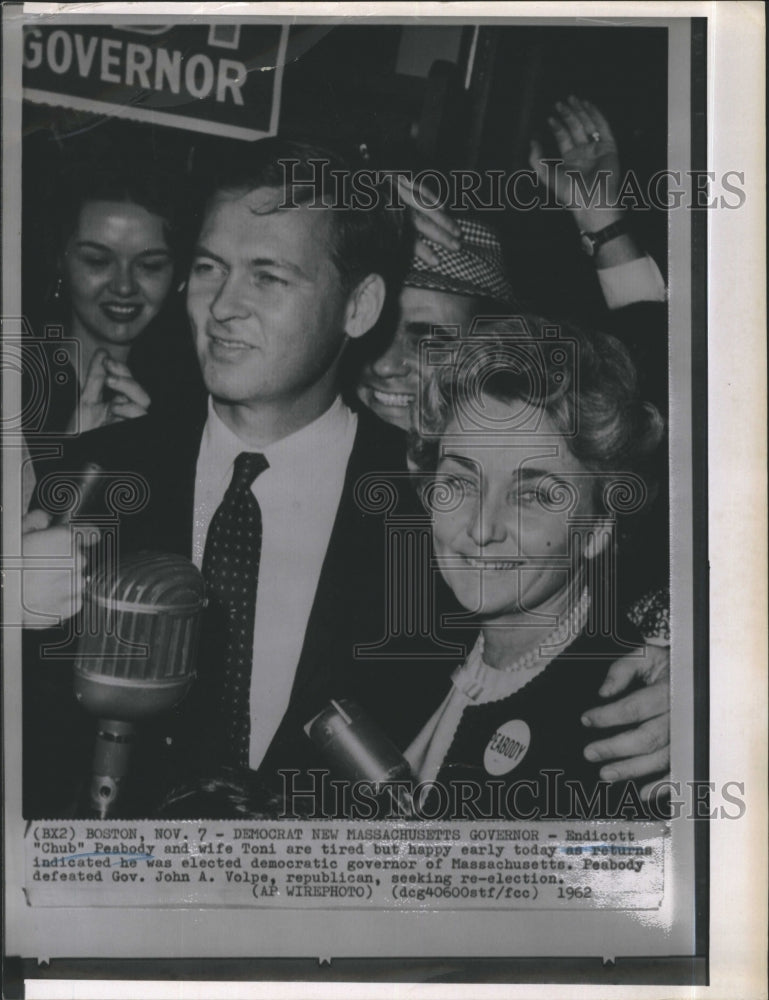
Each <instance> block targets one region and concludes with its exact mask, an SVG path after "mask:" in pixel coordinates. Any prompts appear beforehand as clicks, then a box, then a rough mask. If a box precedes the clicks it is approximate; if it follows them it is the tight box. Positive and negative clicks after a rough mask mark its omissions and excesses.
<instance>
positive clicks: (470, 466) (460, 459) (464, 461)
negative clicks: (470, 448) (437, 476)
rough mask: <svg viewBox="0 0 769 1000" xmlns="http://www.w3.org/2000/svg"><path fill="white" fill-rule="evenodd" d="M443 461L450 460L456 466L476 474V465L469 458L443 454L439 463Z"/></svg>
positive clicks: (451, 453) (448, 453)
mask: <svg viewBox="0 0 769 1000" xmlns="http://www.w3.org/2000/svg"><path fill="white" fill-rule="evenodd" d="M445 459H450V460H451V461H452V462H456V463H457V464H458V465H462V466H464V467H465V468H466V469H471V470H472V471H473V472H476V473H477V472H478V463H477V462H474V461H473V460H472V459H471V458H465V456H464V455H455V454H454V453H453V452H445V453H444V454H443V455H441V461H444V460H445Z"/></svg>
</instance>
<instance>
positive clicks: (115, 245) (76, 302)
mask: <svg viewBox="0 0 769 1000" xmlns="http://www.w3.org/2000/svg"><path fill="white" fill-rule="evenodd" d="M178 186H179V185H178V181H175V182H174V183H172V182H171V180H170V179H163V178H161V177H158V176H156V175H153V174H150V173H149V172H147V171H142V170H140V169H136V167H135V166H134V165H132V166H131V168H130V170H129V169H123V168H120V167H107V168H98V169H97V168H92V167H90V166H88V167H81V168H80V169H78V171H77V172H76V173H75V172H72V173H71V174H69V175H67V176H65V178H64V180H63V182H62V183H61V184H60V185H59V190H58V191H57V195H56V198H55V207H54V209H53V211H52V212H51V213H50V216H49V220H48V223H49V226H50V238H51V242H52V244H53V248H52V253H51V257H52V258H53V266H54V269H55V277H54V279H53V282H52V287H51V292H50V294H49V295H48V297H47V302H46V305H45V306H44V307H43V309H42V310H41V309H39V308H34V307H33V308H31V309H29V310H28V312H29V313H30V314H31V315H33V316H34V317H35V319H36V329H35V334H36V336H35V337H34V338H30V341H29V349H28V352H27V354H26V361H27V363H26V365H25V366H24V373H23V374H24V378H23V388H24V412H25V415H26V424H27V428H26V429H27V437H28V443H29V445H30V449H31V451H32V454H33V458H38V459H39V458H40V454H41V453H40V452H39V451H38V449H37V448H36V444H37V443H38V442H39V441H40V439H41V438H45V439H46V443H49V442H51V441H52V440H53V441H55V440H56V438H57V437H58V436H67V437H70V436H72V435H75V434H80V433H84V432H85V431H89V430H92V429H93V428H95V427H101V426H103V425H104V424H108V423H112V422H114V421H117V420H127V419H131V418H133V417H138V416H142V415H143V414H144V413H146V412H147V410H148V408H149V406H150V404H151V402H153V401H156V397H157V396H164V395H165V394H166V393H167V392H168V391H169V390H170V389H171V388H172V389H173V393H174V394H176V393H177V392H178V390H179V386H186V385H188V384H189V382H190V380H191V379H192V380H194V378H195V368H194V359H193V358H192V355H191V351H190V350H189V347H188V345H187V340H188V338H187V337H186V336H184V327H183V323H180V322H179V317H181V315H182V314H181V313H179V316H176V315H175V314H174V309H173V305H174V302H173V301H172V300H173V299H174V298H175V296H173V294H172V292H173V290H174V285H175V283H176V282H175V279H176V275H177V266H178V263H179V261H180V257H181V250H180V238H179V232H178V226H177V223H176V219H175V214H176V213H175V212H174V208H173V206H174V203H175V200H176V199H175V197H174V196H173V191H174V187H176V188H178ZM25 284H26V282H25ZM31 286H32V280H31V278H30V279H29V283H28V285H27V289H28V288H30V287H31ZM25 290H26V289H25ZM28 296H29V291H28V290H27V297H28ZM41 335H43V336H41ZM185 348H186V350H185ZM36 451H38V454H37V455H36ZM36 464H40V463H39V461H38V463H36ZM37 471H38V473H39V472H40V471H41V469H40V468H38V469H37Z"/></svg>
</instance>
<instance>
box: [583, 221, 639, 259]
mask: <svg viewBox="0 0 769 1000" xmlns="http://www.w3.org/2000/svg"><path fill="white" fill-rule="evenodd" d="M627 231H628V229H627V223H626V222H625V220H624V219H618V220H617V221H616V222H612V224H611V225H610V226H606V227H605V228H604V229H599V230H598V232H597V233H585V232H583V231H582V230H580V234H579V239H580V242H581V244H582V249H583V250H584V251H585V253H586V254H587V255H588V257H595V255H596V254H597V253H598V248H599V247H602V246H603V245H604V243H608V242H609V240H614V239H616V238H617V237H618V236H624V235H625V233H626V232H627Z"/></svg>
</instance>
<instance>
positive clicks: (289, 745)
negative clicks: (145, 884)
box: [23, 97, 669, 818]
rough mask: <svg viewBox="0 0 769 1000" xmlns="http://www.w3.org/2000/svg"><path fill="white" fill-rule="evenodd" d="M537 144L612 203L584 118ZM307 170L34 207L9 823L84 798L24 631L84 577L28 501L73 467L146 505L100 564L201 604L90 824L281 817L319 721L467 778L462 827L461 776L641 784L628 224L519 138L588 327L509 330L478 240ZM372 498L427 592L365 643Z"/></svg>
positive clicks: (482, 798) (278, 166)
mask: <svg viewBox="0 0 769 1000" xmlns="http://www.w3.org/2000/svg"><path fill="white" fill-rule="evenodd" d="M549 126H550V129H551V131H552V134H553V137H554V140H555V142H556V143H557V145H558V148H559V151H560V154H561V157H562V160H563V169H564V170H572V171H576V172H577V173H578V174H579V175H580V176H581V178H582V180H583V182H584V185H585V187H586V189H589V188H590V186H591V184H592V182H593V180H594V179H595V177H596V176H597V174H598V172H600V171H605V172H608V176H609V178H610V183H616V184H618V183H619V172H620V164H619V158H618V153H617V149H616V144H615V143H614V140H613V137H612V132H611V129H610V126H609V123H608V122H607V121H606V120H605V119H604V117H603V116H602V115H601V113H600V111H599V110H598V109H597V108H596V107H595V106H594V105H592V104H590V103H589V102H587V101H580V100H578V99H577V98H573V97H571V98H568V99H567V100H565V101H564V102H560V103H559V104H558V105H557V106H556V108H554V109H553V113H552V117H551V118H550V119H549ZM319 159H324V160H327V161H328V162H329V164H330V165H331V167H332V168H333V170H336V171H337V172H339V171H341V172H344V171H350V170H352V169H354V166H353V165H351V163H350V162H349V161H348V160H346V159H345V158H344V157H342V156H341V155H340V154H338V153H336V152H335V151H332V150H328V149H320V148H318V147H315V146H312V145H310V144H306V143H302V142H298V141H291V142H289V141H287V140H283V139H265V140H261V141H259V142H256V143H253V144H249V145H248V146H245V147H244V150H243V155H242V157H240V158H237V159H233V160H230V161H228V162H226V163H224V164H222V165H221V168H220V170H219V173H218V175H217V176H215V177H213V178H211V179H210V182H209V185H208V190H207V191H206V192H205V193H204V194H205V196H204V197H203V198H202V199H201V205H202V208H201V211H200V212H199V214H198V216H197V217H196V219H195V225H194V227H193V226H191V225H190V219H189V218H187V219H186V220H185V223H186V225H185V226H184V227H180V226H179V225H178V221H177V218H176V217H175V216H174V215H173V212H172V206H173V201H174V199H173V198H172V197H171V195H170V194H169V195H167V196H164V195H163V192H162V190H161V188H160V186H159V185H158V183H157V178H154V179H150V178H146V179H145V178H143V177H141V176H140V175H139V173H138V172H137V171H135V170H131V171H123V172H120V171H104V170H102V171H99V170H98V169H97V170H95V171H94V175H93V177H92V178H91V177H90V176H88V175H84V176H81V177H79V178H78V179H77V183H76V185H75V189H74V190H73V189H72V188H70V190H69V192H68V193H67V195H66V197H64V198H63V199H62V202H61V204H62V205H63V206H64V208H65V209H66V211H64V212H62V213H61V218H60V219H59V220H58V222H57V224H56V226H54V229H55V243H56V247H57V250H56V254H55V262H56V268H57V270H56V277H55V281H54V282H53V285H52V296H51V308H53V307H54V306H55V308H56V310H57V311H58V315H59V316H60V317H61V321H62V325H63V326H64V329H65V332H66V335H67V336H66V340H67V343H68V344H69V345H70V346H69V347H68V348H67V350H68V352H69V353H68V357H67V364H66V368H65V375H66V378H65V379H63V380H61V381H60V382H56V383H55V384H54V383H51V384H49V385H44V386H41V385H40V383H39V381H38V382H35V380H34V379H33V378H32V377H31V373H30V377H29V378H28V379H27V391H28V392H32V393H34V392H41V391H42V392H43V393H44V394H46V398H48V399H49V400H50V405H49V406H48V409H47V421H48V422H47V424H46V427H45V431H46V437H45V440H46V448H44V449H38V448H36V445H35V438H34V436H33V435H30V437H29V440H28V445H29V449H30V458H29V460H28V461H27V462H26V463H25V465H24V474H25V478H26V487H25V503H26V498H29V502H28V506H29V512H28V513H27V514H26V517H25V524H24V538H23V541H24V551H25V554H29V555H34V556H35V557H36V558H37V557H39V556H41V555H45V553H46V552H50V553H51V554H56V555H58V554H60V553H61V552H62V551H63V550H64V549H65V548H66V546H67V545H69V551H70V553H71V554H72V557H73V558H72V564H71V566H69V567H68V568H67V571H66V572H62V571H58V572H54V571H51V572H49V573H48V574H47V575H46V574H45V573H42V574H41V573H37V574H36V575H35V577H34V582H30V585H28V587H27V599H26V603H27V605H28V607H29V608H30V609H31V610H30V612H29V615H28V621H27V624H28V625H29V626H30V628H29V630H28V634H27V636H26V639H25V662H24V760H23V766H24V796H25V801H24V810H25V815H26V816H27V817H29V818H31V817H34V816H76V815H82V814H83V812H84V810H85V809H86V808H87V806H86V800H85V798H84V788H85V787H86V786H87V783H88V780H89V770H90V760H89V754H90V751H91V747H92V743H93V737H94V731H95V725H96V723H95V720H94V719H91V718H90V717H89V716H88V715H87V714H86V713H85V712H84V711H83V710H82V708H81V707H80V705H79V704H78V703H77V700H76V698H75V696H74V694H73V692H72V681H71V664H68V663H66V662H62V660H61V659H57V660H54V661H50V662H48V661H46V658H45V655H44V651H45V648H46V644H50V643H51V642H52V641H55V639H54V640H52V638H51V636H52V635H54V636H55V634H56V631H55V629H54V630H53V631H52V630H46V631H42V630H40V627H41V624H43V623H45V624H50V623H51V621H52V620H53V619H55V618H58V619H59V620H60V622H61V623H62V624H60V625H59V630H61V629H65V628H66V622H67V621H68V620H71V619H72V618H73V617H76V616H78V615H79V614H80V613H81V605H82V600H83V593H84V590H85V589H86V585H87V581H85V579H84V574H85V570H84V559H83V557H82V553H81V551H80V549H79V546H80V544H81V543H80V542H78V541H77V539H73V538H72V537H71V534H70V529H68V528H65V527H62V526H57V525H53V524H52V523H51V522H52V512H51V511H50V510H48V511H46V510H45V509H44V508H45V506H46V504H45V495H44V494H45V491H44V490H43V489H42V488H41V487H42V485H43V484H44V483H45V481H46V476H48V475H49V473H50V472H51V471H52V470H53V471H54V473H55V474H56V475H62V474H64V473H72V474H73V475H75V474H77V471H78V470H79V469H81V468H82V467H83V464H84V463H85V462H96V463H98V465H99V466H100V467H101V468H102V469H104V470H106V471H107V472H114V473H120V472H126V471H129V472H131V473H133V474H136V475H138V476H140V477H141V478H142V480H143V481H144V482H145V483H146V485H147V487H148V497H149V499H148V502H147V504H146V505H145V506H144V507H143V508H141V509H137V510H136V511H135V512H133V513H129V514H125V515H124V516H123V518H122V520H121V523H120V529H119V535H118V539H119V545H120V551H121V552H123V553H129V552H133V551H138V550H144V549H151V550H158V551H163V552H173V553H178V554H179V555H183V556H185V557H187V558H189V559H191V560H192V562H193V563H194V564H195V565H196V566H197V567H198V568H199V569H200V570H201V572H202V575H203V578H204V580H205V585H206V591H207V595H208V607H207V609H206V612H205V615H204V620H203V625H202V635H201V641H200V648H199V652H198V662H197V675H198V676H197V680H196V683H195V684H194V686H193V688H192V690H191V692H190V694H189V695H188V696H187V697H186V698H185V699H184V700H183V701H182V702H181V703H180V704H179V705H178V706H177V708H175V709H174V710H173V711H172V712H168V713H165V714H164V715H163V716H162V717H160V718H158V719H157V720H153V721H152V722H150V723H147V724H146V725H145V726H144V727H142V728H141V730H140V733H139V737H138V742H137V746H136V749H135V752H134V757H133V760H132V765H131V770H130V773H129V774H128V775H126V777H125V780H124V788H123V790H122V792H121V800H120V806H119V808H120V810H121V811H122V814H125V815H134V816H151V815H157V816H164V815H175V816H179V815H187V816H189V817H193V816H201V817H202V816H208V815H228V814H231V815H243V814H245V813H248V811H249V809H251V812H252V814H253V815H260V814H262V813H264V812H268V813H270V814H274V815H278V814H280V808H281V806H280V803H281V801H282V799H281V792H282V791H283V790H284V783H285V776H286V774H293V775H294V778H292V781H294V785H293V786H292V787H297V786H296V783H295V780H294V779H295V778H296V775H300V776H306V775H308V774H309V773H311V772H313V771H314V770H317V769H319V768H320V769H323V768H329V765H328V762H327V760H326V759H325V758H324V757H323V755H322V753H321V752H320V751H319V749H318V747H317V746H316V744H315V743H314V742H313V741H312V740H311V739H310V737H309V736H308V732H307V730H308V727H309V726H310V724H311V722H312V720H313V719H315V718H316V717H317V716H318V715H319V713H321V712H323V710H324V709H325V708H326V707H327V706H328V705H329V704H334V705H337V706H338V705H340V704H344V702H345V700H346V701H348V702H349V703H352V704H355V705H357V706H360V708H361V710H362V711H363V712H365V713H366V716H367V717H368V718H370V720H371V723H372V725H373V726H376V727H378V731H379V732H381V733H382V734H383V737H385V738H386V739H387V740H388V741H389V742H390V743H391V744H392V745H393V746H394V747H395V748H396V749H397V750H398V751H399V752H400V753H401V754H402V755H403V756H404V758H405V760H406V761H407V762H408V764H409V766H410V769H411V773H412V775H413V777H414V779H415V780H416V781H419V782H426V783H432V784H433V785H434V786H435V787H436V788H439V787H448V786H450V785H452V783H456V782H463V781H464V782H474V783H475V785H476V786H477V787H478V789H479V790H480V791H479V793H478V797H477V799H476V804H475V808H477V810H478V814H479V815H481V814H482V815H489V816H492V815H495V809H496V808H498V806H495V805H494V803H493V802H492V801H491V799H490V798H488V796H489V795H490V789H491V788H492V786H494V787H496V788H497V789H498V786H499V782H500V781H501V782H502V783H503V784H504V783H507V784H510V783H513V782H517V781H522V780H524V779H532V778H534V777H536V776H537V775H539V774H542V773H543V772H544V771H546V770H548V769H560V770H561V771H563V773H564V774H565V775H566V776H567V777H570V778H573V779H574V780H575V781H577V782H579V783H580V786H581V787H582V788H583V789H584V791H585V794H586V795H588V796H589V795H590V794H591V791H592V790H593V789H594V788H595V787H596V786H597V785H598V784H599V783H600V782H602V781H604V782H613V783H614V787H615V788H617V789H619V788H620V787H626V786H623V783H627V782H637V783H638V797H639V798H644V797H645V795H646V793H647V792H648V789H649V787H650V784H651V783H652V782H653V780H654V778H655V777H659V776H662V775H663V774H664V773H665V771H666V768H667V766H668V762H669V751H668V744H669V704H668V702H669V692H668V683H669V681H668V678H669V658H668V650H667V643H668V640H669V626H668V615H667V603H668V602H667V596H666V588H667V565H666V558H665V554H666V548H667V537H666V534H667V517H666V506H665V503H666V497H665V484H664V465H665V462H664V447H663V439H664V424H665V402H666V395H667V388H666V387H667V378H666V357H667V337H666V321H665V306H664V300H665V286H664V281H663V279H662V277H661V275H660V272H659V270H658V268H657V266H656V265H655V263H654V262H653V261H652V260H651V258H650V257H649V256H648V255H646V254H645V253H644V252H643V250H642V249H641V248H640V247H639V246H638V245H637V244H636V242H635V240H634V238H633V235H632V220H629V219H628V218H627V217H626V214H625V213H623V212H622V211H619V210H616V209H606V208H597V207H595V206H590V205H584V204H578V203H574V202H573V201H570V200H569V198H570V191H571V190H572V189H571V188H569V187H568V185H567V183H566V181H567V175H566V174H564V173H561V172H555V173H551V172H548V171H546V170H544V168H543V167H542V150H541V148H539V147H538V146H537V144H536V143H534V144H532V150H531V163H532V167H533V168H534V169H535V170H537V172H538V174H539V175H540V177H541V180H542V183H546V184H552V185H553V187H554V194H555V196H556V197H557V198H558V200H559V201H560V202H561V203H562V204H563V205H564V206H567V208H566V210H568V211H570V212H571V213H572V215H573V218H574V222H575V225H576V226H577V229H578V230H579V232H580V234H581V238H582V242H583V246H584V249H585V251H586V252H587V253H589V254H590V255H591V257H592V259H593V263H594V264H595V267H596V273H597V276H598V279H599V281H600V285H601V289H602V291H603V294H604V297H605V300H606V305H607V309H606V319H605V323H604V324H603V330H602V331H601V332H598V331H590V330H585V329H580V328H579V327H578V326H576V325H574V324H573V323H570V322H564V321H563V320H562V319H561V318H560V317H552V318H547V319H545V318H543V316H542V315H541V311H542V310H540V309H538V310H537V312H536V313H535V312H534V311H533V310H532V308H531V306H530V305H528V303H527V296H526V289H521V288H518V287H516V282H515V276H514V275H511V274H509V273H508V272H507V269H506V266H505V259H504V254H503V250H502V246H501V244H500V241H499V239H498V237H497V235H496V234H495V232H494V230H493V228H492V227H491V226H490V225H489V223H488V221H487V220H486V219H485V218H482V217H479V216H474V215H470V214H457V215H453V216H452V215H451V214H450V213H448V212H447V211H445V210H442V209H440V208H436V209H426V208H424V207H423V205H424V199H422V198H418V197H416V195H418V194H419V192H415V191H414V190H413V189H412V188H410V187H409V186H408V185H407V184H405V183H401V184H400V187H399V189H398V190H399V193H400V196H401V200H402V203H403V206H404V208H403V211H394V210H391V209H389V208H387V207H386V205H385V204H384V200H383V203H380V204H377V205H376V206H374V207H372V208H363V207H357V208H356V207H340V206H339V205H338V204H335V205H334V207H333V208H332V207H331V205H330V199H331V192H328V193H327V194H321V196H320V198H319V199H317V201H318V202H319V203H312V204H311V203H310V201H311V198H317V195H318V191H317V185H316V184H315V180H316V179H317V173H316V172H315V171H314V169H313V164H314V163H315V162H317V160H319ZM289 160H290V161H292V164H293V166H292V172H291V181H290V182H287V179H286V172H285V170H284V169H283V168H282V164H283V163H284V162H286V161H289ZM311 177H312V179H313V185H310V184H309V179H310V178H311ZM287 184H288V185H289V186H288V187H287ZM567 189H568V190H567ZM287 202H291V203H293V207H285V206H286V203H287ZM192 228H194V229H195V233H194V234H192V233H191V234H190V239H189V240H188V241H187V240H185V238H184V237H182V236H181V235H180V234H181V233H184V232H185V231H186V230H191V229H192ZM188 244H189V245H188ZM182 297H183V298H184V301H185V303H186V316H187V319H186V323H187V324H188V331H187V330H184V329H183V327H184V325H185V323H180V322H179V321H178V320H177V319H176V318H175V312H177V311H178V306H179V303H180V302H181V299H182ZM553 331H556V332H555V334H554V333H553ZM191 348H194V351H193V350H191ZM45 349H46V350H55V349H56V347H55V345H54V346H51V345H50V344H46V345H45ZM49 368H51V369H52V366H49ZM169 387H173V388H172V389H169ZM57 435H60V436H61V442H62V449H61V451H62V454H61V456H60V457H59V458H58V459H56V460H54V459H52V457H51V449H50V442H51V440H52V439H53V438H55V437H56V436H57ZM371 477H380V478H382V479H384V480H386V481H388V482H389V483H390V484H391V487H392V492H393V498H394V499H393V503H394V504H397V510H398V515H399V516H401V517H403V518H405V519H406V520H408V521H409V523H412V522H416V521H419V520H420V519H421V522H422V523H423V524H425V525H427V536H428V540H429V535H430V533H431V534H432V539H431V542H430V545H429V546H428V549H427V550H426V555H425V556H424V558H425V559H426V560H427V563H426V565H427V567H428V570H429V569H430V567H431V566H433V565H435V566H437V567H438V570H439V578H438V579H437V580H435V586H434V588H433V587H432V586H431V587H430V588H426V589H424V576H423V575H422V574H420V573H419V572H417V571H416V570H415V572H414V574H413V577H412V578H409V576H408V573H407V574H406V575H405V577H404V574H403V571H402V567H400V570H401V572H400V575H399V577H398V579H399V581H400V585H401V586H404V587H406V589H409V588H412V589H417V590H419V589H420V588H422V589H424V593H425V594H429V603H430V607H428V608H427V609H426V611H425V615H426V618H427V619H428V621H429V627H428V628H426V629H419V628H417V629H412V630H411V631H409V630H408V629H402V630H401V633H399V634H398V635H397V636H396V635H395V633H394V626H393V609H394V607H395V606H396V605H398V606H400V605H399V604H398V602H399V601H400V600H401V596H402V595H398V594H394V592H393V590H392V580H393V571H394V563H395V562H397V559H396V558H395V557H394V556H393V550H392V549H391V548H388V546H387V544H386V539H387V537H389V536H387V535H386V532H387V530H388V520H387V517H386V516H385V515H383V514H382V512H381V511H375V510H373V509H371V508H370V507H367V506H366V504H364V503H362V502H361V494H360V484H361V483H365V482H367V481H369V480H370V479H371ZM35 480H36V484H35ZM399 566H400V564H399ZM428 575H429V573H428ZM30 581H32V578H31V576H30ZM406 603H408V601H407V602H406ZM416 603H417V604H418V603H419V601H418V600H417V602H416ZM397 631H398V630H397V628H396V629H395V632H397ZM383 636H384V637H388V636H389V637H391V638H392V639H393V642H392V643H390V644H389V645H388V644H387V643H384V644H383V645H382V637H383ZM396 638H397V639H398V641H397V642H396V641H395V639H396ZM377 643H380V646H381V649H382V650H383V651H380V652H379V653H377V654H376V655H374V654H372V653H371V650H372V649H374V648H375V647H377ZM458 643H459V646H458ZM462 643H463V644H464V653H460V654H458V653H457V649H458V648H459V649H461V648H462ZM436 650H439V651H440V655H438V654H437V653H436ZM367 651H368V652H367ZM330 776H331V777H332V778H333V777H335V775H334V773H333V768H331V769H330ZM342 777H344V775H342ZM300 784H301V781H300ZM222 789H225V790H228V793H227V794H224V793H223V791H222ZM617 794H621V793H620V792H617ZM487 799H488V801H487ZM235 802H236V803H237V805H234V804H233V803H235ZM228 803H229V804H228ZM249 803H250V805H249ZM228 811H229V812H228ZM342 813H344V809H342Z"/></svg>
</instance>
